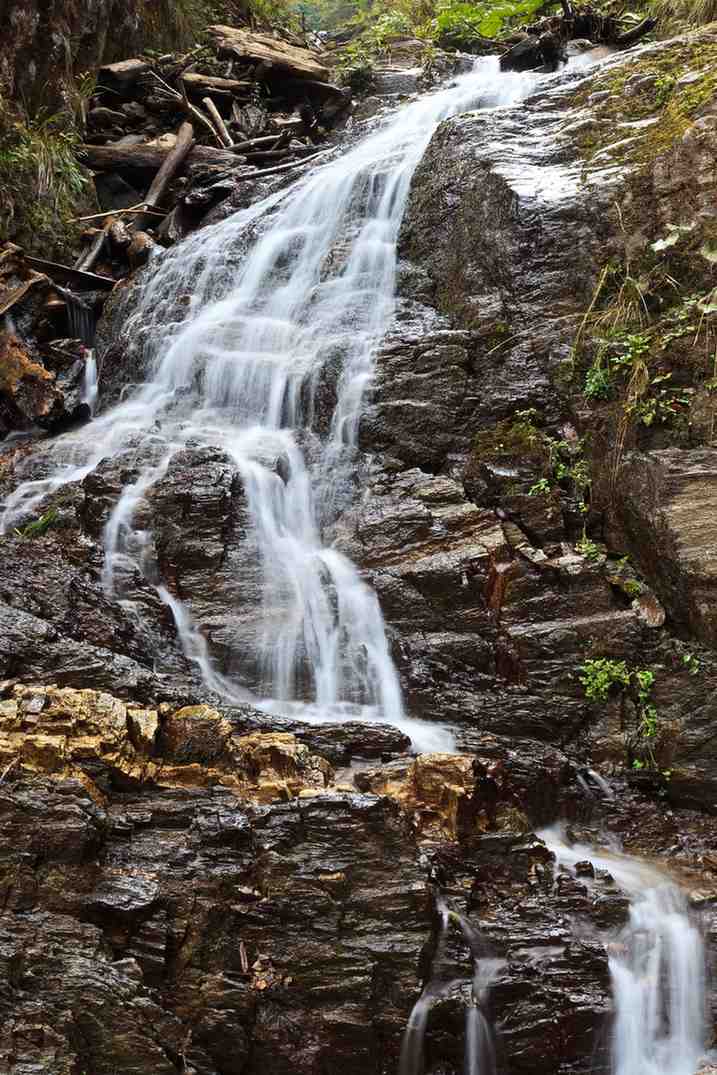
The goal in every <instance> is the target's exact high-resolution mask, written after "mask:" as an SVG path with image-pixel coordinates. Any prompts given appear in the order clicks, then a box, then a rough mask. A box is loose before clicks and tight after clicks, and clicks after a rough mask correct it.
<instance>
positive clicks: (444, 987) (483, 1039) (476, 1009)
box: [398, 895, 504, 1075]
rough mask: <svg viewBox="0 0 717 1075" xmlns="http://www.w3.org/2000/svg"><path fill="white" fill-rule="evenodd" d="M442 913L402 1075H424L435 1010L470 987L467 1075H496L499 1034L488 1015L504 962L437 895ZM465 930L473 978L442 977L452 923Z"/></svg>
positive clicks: (405, 1040)
mask: <svg viewBox="0 0 717 1075" xmlns="http://www.w3.org/2000/svg"><path fill="white" fill-rule="evenodd" d="M436 911H437V912H438V939H437V943H436V949H435V952H434V955H433V960H432V963H431V968H430V974H429V977H428V981H427V982H426V984H425V985H424V987H423V989H422V991H421V994H420V996H419V998H418V1000H417V1001H416V1003H415V1004H414V1005H413V1008H412V1009H411V1014H410V1015H409V1017H408V1023H407V1024H406V1030H405V1033H404V1035H403V1042H402V1043H401V1057H400V1060H399V1066H398V1075H423V1070H424V1044H425V1037H426V1028H427V1026H428V1017H429V1015H430V1012H431V1008H432V1007H433V1005H434V1004H436V1002H437V1001H439V1000H440V999H441V998H442V997H444V996H446V995H447V994H449V993H451V992H452V991H453V990H455V989H458V988H460V987H461V986H465V985H466V984H467V982H470V995H469V997H468V998H467V1002H466V1018H465V1027H466V1029H465V1051H464V1064H463V1071H464V1075H495V1071H496V1063H495V1046H494V1042H493V1031H492V1028H491V1025H490V1023H489V1022H488V1019H487V1018H486V1016H485V1013H484V1010H483V1009H484V1005H485V1003H486V1001H487V999H488V993H489V991H490V986H491V984H492V982H493V980H494V978H495V977H496V975H497V973H498V970H499V969H500V968H501V967H502V966H503V965H504V960H501V959H495V958H492V957H490V956H489V955H487V954H486V952H485V950H484V948H485V946H484V944H483V943H482V942H481V939H480V936H479V934H478V933H477V932H476V930H475V929H474V928H473V926H472V925H471V923H470V922H469V921H468V919H467V918H466V917H465V916H464V915H461V914H459V913H458V912H457V911H450V910H449V909H448V906H447V904H446V902H445V900H444V899H443V897H442V896H440V895H439V896H436ZM452 921H453V922H455V923H456V925H457V926H458V928H459V929H460V931H461V933H462V934H463V937H464V938H465V940H466V943H467V945H468V948H469V949H470V954H471V962H472V977H471V978H470V979H463V978H450V979H446V978H444V977H443V976H442V970H441V963H442V961H443V956H444V953H445V946H446V938H447V935H448V928H449V925H450V923H451V922H452Z"/></svg>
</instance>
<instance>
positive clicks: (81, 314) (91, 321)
mask: <svg viewBox="0 0 717 1075" xmlns="http://www.w3.org/2000/svg"><path fill="white" fill-rule="evenodd" d="M57 290H58V291H59V292H60V294H61V295H62V297H63V299H64V300H65V303H66V305H67V324H68V328H69V332H70V336H71V337H72V338H73V340H82V342H83V343H84V345H85V347H91V346H92V344H93V342H94V338H95V329H96V327H97V325H96V322H95V315H94V313H93V311H92V310H91V309H90V307H89V306H88V305H87V304H86V303H85V302H84V301H83V300H82V299H81V298H80V297H79V295H75V293H74V292H73V291H70V290H69V289H68V288H65V287H58V288H57Z"/></svg>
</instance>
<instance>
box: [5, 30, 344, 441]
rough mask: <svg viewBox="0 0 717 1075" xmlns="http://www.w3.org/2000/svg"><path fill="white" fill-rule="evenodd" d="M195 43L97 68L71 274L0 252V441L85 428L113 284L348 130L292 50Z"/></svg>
mask: <svg viewBox="0 0 717 1075" xmlns="http://www.w3.org/2000/svg"><path fill="white" fill-rule="evenodd" d="M208 37H209V39H210V41H211V42H212V45H211V46H210V47H198V48H196V49H194V50H193V51H192V52H190V53H188V54H186V55H183V56H174V55H167V56H162V57H160V58H158V59H155V58H148V57H145V56H139V57H133V58H130V59H126V60H122V61H121V62H118V63H112V64H108V65H106V66H105V67H102V68H100V70H99V72H98V74H97V80H96V86H95V88H94V91H93V93H92V95H91V96H90V97H89V98H88V99H87V100H85V101H84V102H83V108H82V113H83V114H82V123H83V127H84V132H85V133H84V143H83V145H82V146H81V147H80V149H79V157H80V159H81V160H82V162H83V163H84V164H85V165H86V167H87V168H89V169H90V170H91V172H92V173H93V179H94V185H95V189H96V193H97V201H98V203H99V209H100V211H99V212H97V213H93V214H91V215H90V216H88V217H84V218H81V222H82V223H84V224H85V225H86V230H85V231H84V233H83V235H82V239H83V242H84V246H83V249H82V250H81V252H80V253H79V256H78V257H77V258H76V260H75V262H74V264H72V265H59V264H56V263H53V262H50V261H46V260H43V259H41V258H33V257H30V256H29V255H25V254H23V252H22V251H21V250H20V249H19V248H18V247H16V246H14V245H12V244H6V246H5V247H4V248H0V440H1V439H2V438H3V437H4V436H5V435H6V434H7V433H9V432H12V431H32V430H34V429H37V428H39V429H46V430H56V429H58V428H62V427H63V426H64V425H67V424H68V423H71V422H74V421H77V420H81V419H83V418H87V417H89V414H90V413H91V410H92V406H93V395H92V393H93V390H94V391H95V394H96V380H95V381H94V382H93V378H95V376H96V371H94V367H93V363H94V359H93V356H92V350H91V348H92V343H93V339H94V331H95V325H96V323H97V320H98V318H99V315H100V313H101V310H102V306H103V303H104V300H105V298H106V297H107V295H108V294H109V292H110V291H111V290H112V289H113V287H114V286H115V284H116V283H117V282H118V281H120V280H122V279H123V278H125V277H126V276H127V275H128V273H130V272H131V271H132V270H134V269H136V268H137V267H138V266H140V265H142V264H143V263H144V262H145V261H146V260H147V258H148V257H149V255H150V253H151V251H152V249H153V248H154V247H155V246H156V245H157V244H163V245H168V244H171V243H172V242H174V241H175V240H177V239H179V238H181V237H183V236H184V235H186V234H187V233H188V232H190V231H192V230H193V229H194V228H196V227H198V226H199V225H200V224H201V222H202V219H203V218H204V216H205V215H206V214H207V212H208V211H209V210H210V209H212V208H213V207H214V206H215V205H217V204H218V203H219V202H220V201H222V200H223V199H224V198H226V197H228V196H229V195H230V194H232V193H233V192H235V191H236V190H237V189H239V188H241V187H242V185H243V184H253V183H254V182H255V181H256V180H257V179H259V180H261V179H262V178H263V177H264V176H268V175H273V174H274V173H276V172H283V171H288V170H290V169H295V168H299V167H301V166H302V165H303V164H304V163H306V162H308V161H310V160H312V159H313V158H314V157H315V156H316V155H317V154H320V153H322V152H325V151H326V150H325V149H322V148H321V143H322V142H325V141H326V139H327V137H328V134H329V132H330V131H331V129H332V128H333V127H335V126H336V125H337V124H338V123H340V122H341V120H342V118H343V117H346V116H348V114H349V111H350V105H351V98H350V94H348V93H347V91H345V90H343V89H340V88H339V87H337V86H334V85H333V84H332V83H331V82H330V81H329V70H328V68H327V67H326V66H325V65H324V64H323V63H322V62H321V60H320V57H319V56H318V54H317V53H316V52H314V51H312V50H310V49H308V48H305V47H303V46H302V45H301V43H300V42H298V41H297V40H296V39H287V40H280V39H278V38H275V37H272V36H269V35H266V34H260V33H253V32H250V31H248V30H238V29H234V28H233V27H228V26H212V27H210V28H209V30H208ZM247 193H249V192H247ZM93 383H94V384H95V388H94V389H93Z"/></svg>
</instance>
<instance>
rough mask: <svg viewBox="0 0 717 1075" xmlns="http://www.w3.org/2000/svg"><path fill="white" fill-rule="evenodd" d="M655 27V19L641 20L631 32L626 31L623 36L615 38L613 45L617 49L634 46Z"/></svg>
mask: <svg viewBox="0 0 717 1075" xmlns="http://www.w3.org/2000/svg"><path fill="white" fill-rule="evenodd" d="M656 26H657V19H654V18H652V17H650V18H647V19H643V20H642V22H640V23H638V24H637V26H634V27H633V28H632V30H626V31H625V33H624V34H620V35H619V37H616V38H615V44H616V45H617V47H618V48H619V49H626V48H629V46H630V45H634V44H635V42H636V41H639V40H640V38H642V37H644V36H645V34H649V33H650V31H651V30H654V29H655V27H656Z"/></svg>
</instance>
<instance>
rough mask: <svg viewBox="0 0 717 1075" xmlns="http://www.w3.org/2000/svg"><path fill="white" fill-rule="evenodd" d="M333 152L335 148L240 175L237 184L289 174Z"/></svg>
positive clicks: (321, 150)
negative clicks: (290, 171) (292, 169)
mask: <svg viewBox="0 0 717 1075" xmlns="http://www.w3.org/2000/svg"><path fill="white" fill-rule="evenodd" d="M332 151H333V146H332V147H331V149H320V150H319V152H318V153H310V154H309V156H308V157H302V158H301V159H300V160H295V161H290V162H289V163H288V164H277V165H276V167H275V168H261V169H259V170H257V171H256V172H248V173H246V174H244V175H238V176H237V177H236V181H237V183H241V182H243V181H244V180H246V179H263V177H264V176H265V175H277V174H278V173H279V172H288V171H289V169H290V168H299V167H300V166H302V165H304V164H308V163H309V161H312V160H316V158H317V157H325V156H326V154H327V153H331V152H332Z"/></svg>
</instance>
